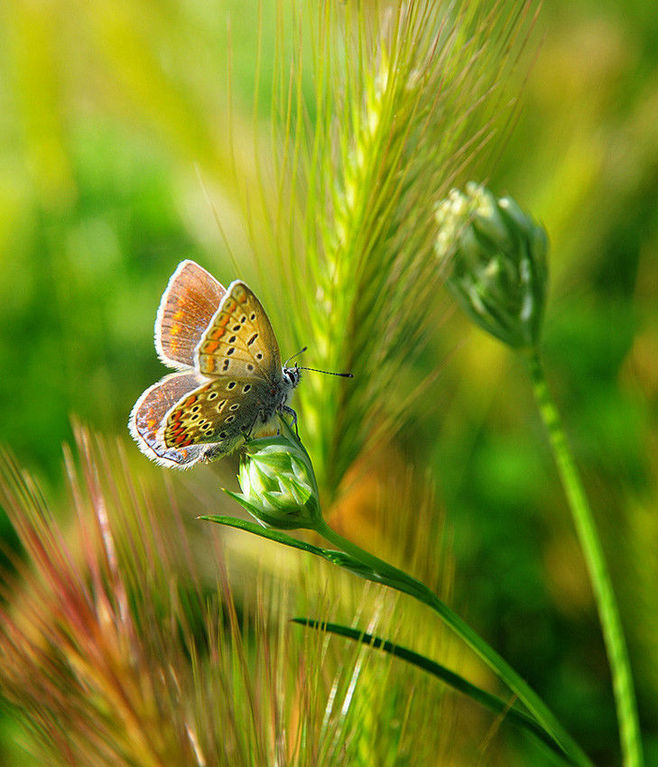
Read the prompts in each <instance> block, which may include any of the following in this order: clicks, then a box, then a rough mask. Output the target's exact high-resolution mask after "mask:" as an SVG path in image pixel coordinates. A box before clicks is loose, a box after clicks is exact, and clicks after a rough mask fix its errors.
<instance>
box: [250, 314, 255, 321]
mask: <svg viewBox="0 0 658 767" xmlns="http://www.w3.org/2000/svg"><path fill="white" fill-rule="evenodd" d="M249 319H250V320H251V321H252V322H253V321H254V320H255V319H256V312H252V313H251V316H250V317H249Z"/></svg>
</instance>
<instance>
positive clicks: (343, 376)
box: [297, 365, 354, 378]
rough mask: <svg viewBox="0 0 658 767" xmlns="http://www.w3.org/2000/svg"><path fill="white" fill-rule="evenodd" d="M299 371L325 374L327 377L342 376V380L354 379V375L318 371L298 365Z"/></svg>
mask: <svg viewBox="0 0 658 767" xmlns="http://www.w3.org/2000/svg"><path fill="white" fill-rule="evenodd" d="M297 369H298V370H310V371H311V372H312V373H324V374H325V375H327V376H340V377H341V378H354V375H353V374H352V373H334V372H333V371H332V370H318V369H317V368H303V367H301V366H300V365H297Z"/></svg>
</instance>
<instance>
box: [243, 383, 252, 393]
mask: <svg viewBox="0 0 658 767" xmlns="http://www.w3.org/2000/svg"><path fill="white" fill-rule="evenodd" d="M249 389H251V384H245V385H244V386H243V387H242V393H243V394H246V393H247V392H248V391H249Z"/></svg>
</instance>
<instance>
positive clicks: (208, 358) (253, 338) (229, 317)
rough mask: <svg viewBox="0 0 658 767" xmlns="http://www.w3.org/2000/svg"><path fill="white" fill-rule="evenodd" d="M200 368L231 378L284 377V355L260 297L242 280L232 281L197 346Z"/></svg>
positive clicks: (273, 378)
mask: <svg viewBox="0 0 658 767" xmlns="http://www.w3.org/2000/svg"><path fill="white" fill-rule="evenodd" d="M195 358H196V359H195V362H196V367H197V370H198V371H199V372H200V373H202V374H203V375H209V376H230V377H231V378H236V379H237V378H251V377H257V378H264V379H265V380H266V381H268V382H277V381H279V380H280V378H281V355H280V354H279V345H278V344H277V341H276V336H275V335H274V330H273V329H272V325H271V323H270V321H269V319H268V317H267V314H265V309H263V307H262V305H261V303H260V301H259V300H258V299H257V298H256V296H255V295H254V294H253V293H252V291H251V289H250V288H249V287H247V285H245V284H244V282H242V281H240V280H235V281H234V282H232V283H231V284H230V285H229V286H228V288H227V290H226V295H225V296H224V297H223V298H222V300H221V303H220V304H219V307H218V309H217V311H216V313H215V315H214V316H213V318H212V321H211V322H210V323H209V325H208V329H207V330H206V332H205V333H204V334H203V336H202V338H201V340H200V341H199V344H198V346H197V348H196V354H195Z"/></svg>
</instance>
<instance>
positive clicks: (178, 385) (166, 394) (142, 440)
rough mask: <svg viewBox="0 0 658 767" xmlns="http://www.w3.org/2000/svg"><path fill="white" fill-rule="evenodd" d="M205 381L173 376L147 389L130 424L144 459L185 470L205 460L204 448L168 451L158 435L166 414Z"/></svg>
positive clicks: (192, 447) (177, 375)
mask: <svg viewBox="0 0 658 767" xmlns="http://www.w3.org/2000/svg"><path fill="white" fill-rule="evenodd" d="M202 380H203V379H201V378H200V377H199V376H198V375H196V373H190V372H188V373H172V374H171V375H168V376H165V377H164V378H162V379H161V380H160V381H158V382H157V383H156V384H153V386H151V387H150V388H148V389H147V390H146V391H145V392H144V393H143V394H142V396H141V397H140V398H139V399H138V400H137V402H136V403H135V406H134V407H133V410H132V413H131V414H130V420H129V422H128V425H129V428H130V433H131V434H132V436H133V439H134V440H135V442H137V444H138V446H139V449H140V450H141V451H142V452H143V453H144V454H145V455H147V456H148V457H149V458H151V459H153V460H154V461H156V462H157V463H160V464H162V465H163V466H179V467H182V468H186V467H187V466H191V465H192V464H194V463H196V462H197V461H198V460H200V459H201V458H202V457H203V452H204V447H203V446H201V445H190V446H188V447H185V448H182V449H178V448H172V447H167V446H166V445H165V443H164V442H163V440H162V438H161V436H160V435H159V434H158V432H159V430H160V427H161V424H162V419H163V418H164V417H165V414H166V413H167V411H168V410H170V409H171V407H172V406H173V405H174V404H175V403H176V402H178V401H179V400H180V399H181V398H182V397H184V396H185V395H187V394H189V393H190V392H192V391H194V390H195V389H196V388H198V386H199V384H200V382H201V381H202Z"/></svg>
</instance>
